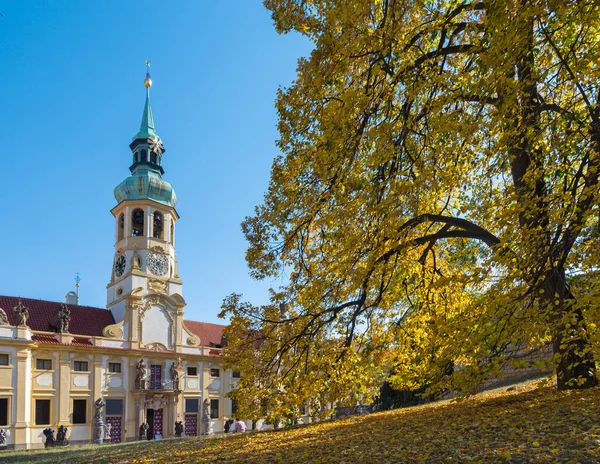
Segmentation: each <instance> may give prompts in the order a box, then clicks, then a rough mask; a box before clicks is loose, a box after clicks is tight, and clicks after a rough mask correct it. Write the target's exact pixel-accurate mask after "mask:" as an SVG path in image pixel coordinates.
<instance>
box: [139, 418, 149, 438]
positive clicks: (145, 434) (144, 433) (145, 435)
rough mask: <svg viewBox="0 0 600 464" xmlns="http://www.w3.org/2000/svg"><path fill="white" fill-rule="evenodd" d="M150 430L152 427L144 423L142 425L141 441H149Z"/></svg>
mask: <svg viewBox="0 0 600 464" xmlns="http://www.w3.org/2000/svg"><path fill="white" fill-rule="evenodd" d="M149 428H150V426H149V425H148V424H147V423H146V422H144V423H143V424H142V425H140V440H147V439H148V429H149Z"/></svg>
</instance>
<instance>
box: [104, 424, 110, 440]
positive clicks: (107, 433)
mask: <svg viewBox="0 0 600 464" xmlns="http://www.w3.org/2000/svg"><path fill="white" fill-rule="evenodd" d="M111 432H112V424H109V423H108V422H107V423H106V424H104V441H105V442H106V443H110V442H111V440H112V435H111Z"/></svg>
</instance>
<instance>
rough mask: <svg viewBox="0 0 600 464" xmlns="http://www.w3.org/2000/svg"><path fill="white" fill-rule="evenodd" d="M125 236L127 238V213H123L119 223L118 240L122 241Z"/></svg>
mask: <svg viewBox="0 0 600 464" xmlns="http://www.w3.org/2000/svg"><path fill="white" fill-rule="evenodd" d="M123 238H125V214H123V213H121V214H120V215H119V223H118V224H117V241H121V240H123Z"/></svg>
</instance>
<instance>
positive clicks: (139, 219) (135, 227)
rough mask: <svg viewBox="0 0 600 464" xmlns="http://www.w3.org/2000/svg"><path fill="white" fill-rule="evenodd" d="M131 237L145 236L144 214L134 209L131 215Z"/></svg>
mask: <svg viewBox="0 0 600 464" xmlns="http://www.w3.org/2000/svg"><path fill="white" fill-rule="evenodd" d="M131 235H132V236H134V237H139V236H141V235H144V212H143V211H142V210H141V209H134V210H133V213H131Z"/></svg>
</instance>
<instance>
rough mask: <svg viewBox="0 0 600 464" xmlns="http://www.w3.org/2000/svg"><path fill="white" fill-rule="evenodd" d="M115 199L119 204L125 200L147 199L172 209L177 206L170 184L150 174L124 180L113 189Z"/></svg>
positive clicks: (175, 196)
mask: <svg viewBox="0 0 600 464" xmlns="http://www.w3.org/2000/svg"><path fill="white" fill-rule="evenodd" d="M140 174H141V173H140ZM115 198H116V200H117V201H118V202H119V203H121V202H122V201H125V200H146V199H148V200H154V201H157V202H158V203H162V204H163V205H166V206H170V207H172V208H175V205H176V204H177V195H175V190H174V189H173V187H172V186H171V184H169V183H168V182H166V181H164V180H162V179H161V178H160V177H158V176H157V175H156V174H154V173H151V172H147V173H146V175H134V176H130V177H128V178H127V179H125V180H124V181H123V182H121V183H120V184H119V185H118V186H117V188H115Z"/></svg>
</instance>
